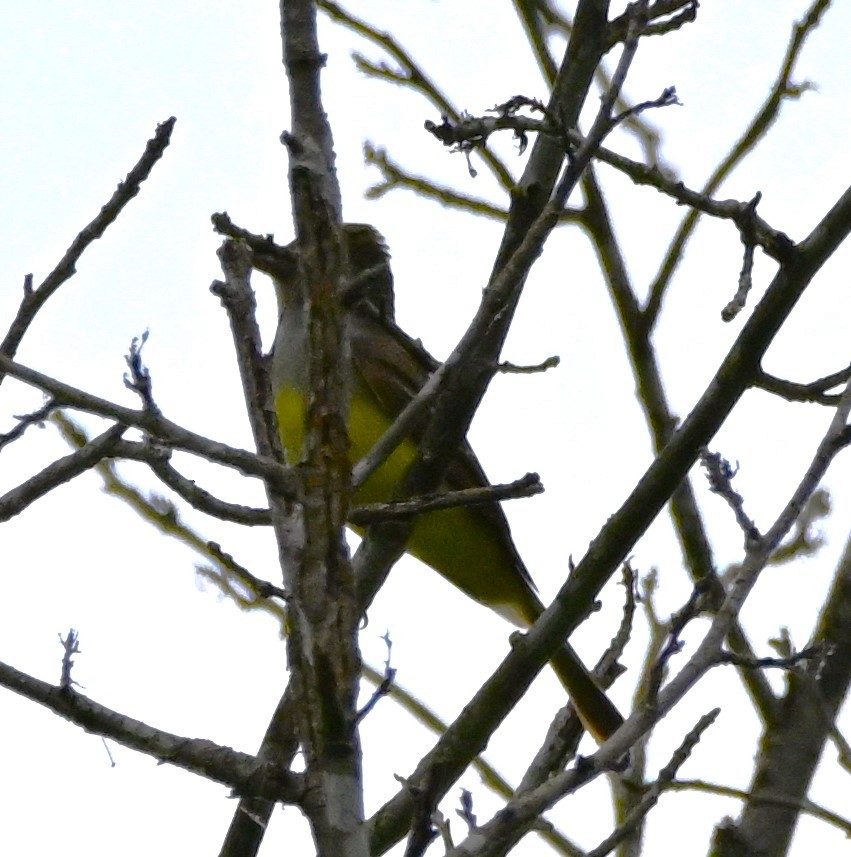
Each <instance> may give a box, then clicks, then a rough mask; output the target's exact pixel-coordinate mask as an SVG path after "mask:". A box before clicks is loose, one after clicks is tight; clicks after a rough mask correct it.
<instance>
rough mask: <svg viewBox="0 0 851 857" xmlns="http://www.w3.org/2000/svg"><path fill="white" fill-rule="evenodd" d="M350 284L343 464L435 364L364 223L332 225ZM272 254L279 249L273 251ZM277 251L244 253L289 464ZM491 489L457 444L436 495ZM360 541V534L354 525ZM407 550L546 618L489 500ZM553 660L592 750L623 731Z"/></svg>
mask: <svg viewBox="0 0 851 857" xmlns="http://www.w3.org/2000/svg"><path fill="white" fill-rule="evenodd" d="M342 237H343V240H344V241H345V247H346V256H347V258H348V266H349V267H348V277H347V278H346V282H347V283H348V284H349V286H350V288H348V289H347V290H344V299H343V301H342V303H343V305H344V308H345V311H346V313H347V324H348V333H349V343H350V349H351V378H352V383H351V399H350V412H349V415H348V416H349V424H348V430H349V438H350V443H351V449H350V458H351V460H352V461H353V462H357V461H359V460H360V459H361V458H363V457H364V456H365V455H366V454H367V453H368V452H369V451H370V450H371V449H372V447H373V445H374V444H375V443H376V442H377V441H378V440H379V439H380V438H381V436H382V435H383V434H384V432H385V431H386V430H387V429H388V428H389V426H390V425H391V424H392V423H393V421H394V419H395V418H396V417H397V416H398V414H399V413H400V412H401V411H402V409H403V408H404V407H405V406H406V405H407V404H408V402H410V401H411V399H412V398H413V397H414V396H416V395H417V393H418V392H419V391H420V389H421V388H422V387H423V385H424V384H425V383H426V381H427V380H428V378H429V377H430V375H431V374H432V373H433V372H434V371H435V370H436V369H437V367H438V365H439V364H438V362H437V361H436V360H435V359H434V358H433V357H432V356H431V355H430V354H429V353H428V352H427V351H426V350H425V348H424V347H423V346H422V345H421V344H420V342H419V341H417V340H414V339H412V338H411V337H410V336H408V335H407V334H406V333H405V332H404V331H402V330H401V329H400V328H399V327H398V326H397V325H396V324H395V320H394V302H393V276H392V272H391V269H390V254H389V251H388V249H387V245H386V244H385V242H384V239H383V237H382V236H381V234H380V233H379V232H378V231H377V230H376V229H374V228H373V227H372V226H370V225H367V224H357V223H348V224H344V225H343V226H342ZM278 249H281V248H278ZM283 249H284V251H285V252H283V253H273V252H264V251H263V250H262V249H255V251H254V267H255V268H257V269H258V270H260V271H261V272H264V273H267V274H269V275H271V277H272V280H273V282H274V284H275V291H276V295H277V299H278V310H279V319H278V327H277V332H276V335H275V341H274V345H273V349H272V358H271V372H270V377H271V385H272V398H273V402H274V407H275V411H276V414H277V418H278V425H279V430H280V434H281V441H282V443H283V446H284V449H285V451H286V454H287V457H288V459H289V461H290V463H294V462H298V461H299V460H301V458H302V455H303V446H304V441H305V418H306V415H307V391H308V367H309V363H308V360H309V358H308V332H307V324H306V320H307V307H306V300H305V297H304V288H303V285H302V284H301V282H300V278H299V266H298V256H297V253H298V251H297V247H296V245H295V243H293V244H291V245H288V246H287V247H286V248H283ZM428 418H429V414H428V413H425V414H424V415H423V416H422V417H421V418H420V419H419V420H418V421H417V422H415V424H414V425H413V426H412V428H411V430H410V434H409V436H408V437H406V438H405V439H404V440H402V442H401V443H400V444H399V445H398V446H397V447H396V449H395V450H394V451H393V452H392V453H391V454H390V455H389V456H388V457H387V459H386V460H385V462H384V463H383V464H382V465H381V466H380V467H378V468H377V469H376V470H375V471H374V472H373V473H372V474H371V475H370V476H369V477H368V478H367V479H366V480H365V481H364V482H363V483H362V484H361V485H360V486H359V487H358V488H357V489H356V491H355V493H354V496H353V498H352V501H353V503H355V504H367V503H381V502H387V501H390V500H391V499H394V498H395V496H396V495H395V493H394V492H395V490H396V488H397V485H398V484H399V482H400V480H401V479H402V477H403V476H404V474H405V473H406V471H407V469H408V467H409V466H410V465H411V463H412V462H413V460H414V458H415V456H416V454H417V444H418V441H419V439H420V437H421V435H422V432H423V430H424V428H425V425H426V423H427V421H428ZM487 485H489V482H488V479H487V477H486V476H485V472H484V470H483V469H482V466H481V464H480V463H479V461H478V459H477V457H476V455H475V453H474V452H473V449H472V448H471V446H470V445H469V443H468V442H467V441H466V440H465V441H464V442H463V443H462V444H461V445H460V447H459V449H458V450H457V452H456V454H455V455H454V457H453V459H452V461H451V463H450V465H449V467H448V470H447V472H446V475H445V477H444V480H443V483H442V486H441V487H442V489H444V490H460V489H464V488H475V487H485V486H487ZM353 529H354V530H355V531H356V532H359V533H360V534H363V530H362V529H359V528H358V527H356V526H354V527H353ZM405 550H406V551H407V552H408V553H410V554H411V555H413V556H414V557H416V558H417V559H419V560H420V561H422V562H423V563H425V564H426V565H427V566H430V567H431V568H432V569H434V570H435V571H437V572H438V573H439V574H441V575H442V576H443V577H444V578H446V579H447V580H448V581H449V582H450V583H452V584H454V585H455V586H456V587H457V588H458V589H460V590H461V591H462V592H464V593H465V594H466V595H468V596H469V597H470V598H472V599H473V600H475V601H477V602H479V603H480V604H483V605H485V606H487V607H489V608H491V609H492V610H495V611H496V612H497V613H499V614H500V615H501V616H503V617H504V618H505V619H507V620H508V621H509V622H511V623H512V624H514V625H515V626H518V627H521V628H528V627H529V626H531V625H532V624H533V623H534V622H535V620H536V619H537V618H538V617H539V616H540V615H541V613H542V612H543V611H544V605H543V604H542V602H541V599H540V597H539V596H538V593H537V589H536V587H535V584H534V583H533V581H532V577H531V575H530V574H529V572H528V570H527V568H526V566H525V564H524V563H523V560H522V559H521V557H520V554H519V553H518V551H517V548H516V547H515V545H514V541H513V539H512V537H511V531H510V528H509V525H508V521H507V519H506V517H505V514H504V513H503V511H502V508H501V507H500V506H499V504H498V503H492V504H482V505H476V506H464V507H454V508H449V509H441V510H438V511H429V512H424V513H421V514H420V515H418V517H417V518H416V521H415V522H414V524H413V528H412V530H411V533H410V536H409V538H408V542H407V545H406V548H405ZM551 664H552V666H553V668H554V670H555V673H556V675H557V676H558V678H559V680H560V681H561V683H562V684H563V686H564V687H565V689H566V690H567V693H568V694H569V696H570V698H571V700H572V702H573V706H574V709H575V710H576V712H577V714H578V715H579V717H580V720H581V721H582V723H583V725H584V726H585V728H586V729H587V730H588V731H589V732H590V733H591V734H592V735H593V736H594V737H595V739H596V740H597V741H598V742H602V741H604V740H605V739H606V738H608V737H610V736H611V735H612V734H613V733H614V732H615V731H616V730H617V729H618V727H619V726H620V725H621V724H622V723H623V717H622V716H621V714H620V712H619V711H618V709H617V707H616V706H615V705H614V703H613V702H612V701H611V700H610V699H609V697H608V696H607V695H606V694H605V693H604V692H603V690H601V689H600V687H599V686H598V685H597V683H596V682H595V680H594V679H593V678H592V676H591V674H590V673H589V672H588V670H587V669H586V668H585V666H584V665H583V663H582V661H581V660H580V658H579V656H578V655H577V653H576V652H575V651H574V649H573V648H572V647H571V646H570V645H569V643H567V642H565V643H564V644H563V645H562V646H561V647H560V648H559V649H557V650H556V652H555V653H554V654H553V656H552V659H551Z"/></svg>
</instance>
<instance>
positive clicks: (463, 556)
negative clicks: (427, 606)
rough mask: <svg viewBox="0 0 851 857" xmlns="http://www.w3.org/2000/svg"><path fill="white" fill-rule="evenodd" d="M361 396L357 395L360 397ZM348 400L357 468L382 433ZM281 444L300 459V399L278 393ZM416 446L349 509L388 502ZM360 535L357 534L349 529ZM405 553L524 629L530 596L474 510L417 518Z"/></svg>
mask: <svg viewBox="0 0 851 857" xmlns="http://www.w3.org/2000/svg"><path fill="white" fill-rule="evenodd" d="M361 393H362V391H361ZM361 393H356V394H355V395H354V396H353V397H352V404H351V411H350V414H349V437H350V439H351V450H350V458H351V460H352V462H357V461H359V460H360V459H361V458H363V456H364V455H366V454H367V453H368V452H369V450H370V449H372V447H373V446H374V445H375V443H376V442H377V441H378V440H379V438H380V437H381V436H382V435H383V434H384V432H385V430H386V429H387V428H388V421H387V418H386V416H385V415H384V414H383V412H381V411H380V410H379V408H378V406H377V404H376V403H375V402H374V400H372V398H371V397H369V396H368V395H363V394H361ZM275 407H276V410H277V414H278V423H279V426H280V430H281V438H282V441H283V444H284V448H285V449H286V451H287V456H288V457H289V460H290V461H291V462H297V461H299V460H300V459H301V458H302V450H303V448H304V426H305V416H306V407H305V400H304V397H303V396H302V395H301V393H300V392H299V391H297V390H295V389H294V388H292V387H284V388H282V389H281V390H280V391H279V392H278V395H277V397H276V399H275ZM415 454H416V444H414V443H413V442H412V441H411V440H404V441H402V443H400V444H399V446H397V447H396V449H395V450H394V451H393V453H392V454H391V455H390V456H389V457H388V459H387V460H386V461H385V462H384V464H382V465H381V467H379V468H378V470H377V471H376V472H375V473H373V474H372V476H370V478H369V479H368V480H367V481H366V482H365V483H364V484H363V485H362V486H361V487H360V488H359V489H358V490H357V492H356V493H355V496H354V502H355V503H383V502H387V501H388V500H390V499H391V498H392V496H393V492H394V490H395V488H396V486H397V485H398V484H399V481H400V480H401V479H402V477H403V476H404V475H405V473H406V471H407V469H408V467H409V466H410V465H411V463H412V462H413V460H414V456H415ZM352 529H354V530H355V532H357V533H358V534H360V535H363V532H364V531H363V528H360V527H353V528H352ZM406 550H407V551H408V552H409V553H411V554H413V555H414V556H415V557H417V559H419V560H421V561H422V562H424V563H426V564H427V565H429V566H431V567H432V568H433V569H435V571H438V572H439V573H440V574H442V575H443V576H444V577H445V578H446V579H447V580H449V581H450V582H451V583H453V584H454V585H455V586H457V587H459V588H460V589H462V590H463V591H464V592H466V593H467V594H468V595H469V596H470V597H471V598H474V599H475V600H476V601H479V602H480V603H482V604H487V605H488V606H490V607H492V608H495V609H497V610H499V611H500V612H501V613H503V614H504V615H506V617H507V618H509V619H511V620H512V621H514V622H515V623H517V624H527V622H529V621H530V620H531V619H533V618H534V617H533V616H529V615H527V614H528V612H529V609H531V608H529V607H528V605H527V602H528V600H529V597H530V595H531V593H530V591H529V588H528V585H527V584H526V581H525V580H524V579H522V577H521V576H520V574H519V573H518V571H517V569H516V566H515V559H514V557H513V555H511V554H510V553H509V550H510V549H509V548H507V547H506V545H505V544H504V542H503V540H502V538H500V537H499V536H497V535H496V534H495V533H494V531H493V528H492V525H491V524H490V522H489V521H488V519H487V518H486V517H483V516H482V515H481V514H476V512H475V510H474V509H470V508H454V509H444V510H441V511H438V512H429V513H427V514H423V515H420V516H419V517H418V519H417V522H416V524H415V525H414V529H413V531H412V533H411V535H410V538H409V539H408V546H407V548H406Z"/></svg>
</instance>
